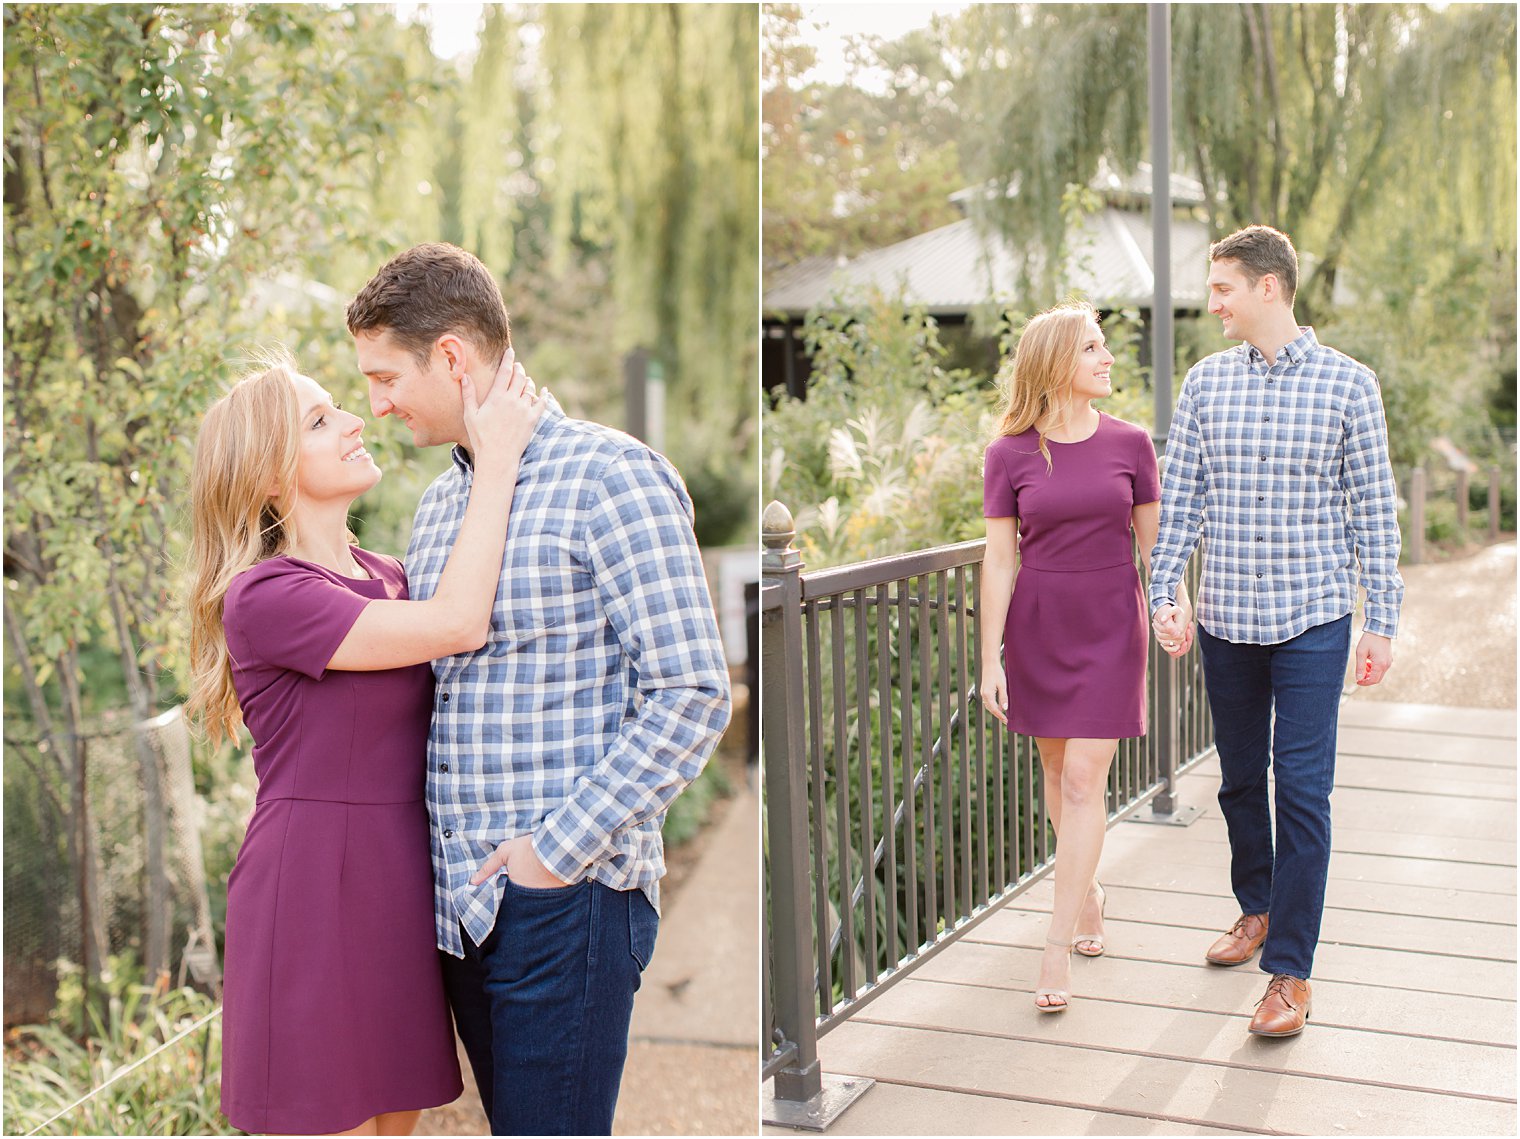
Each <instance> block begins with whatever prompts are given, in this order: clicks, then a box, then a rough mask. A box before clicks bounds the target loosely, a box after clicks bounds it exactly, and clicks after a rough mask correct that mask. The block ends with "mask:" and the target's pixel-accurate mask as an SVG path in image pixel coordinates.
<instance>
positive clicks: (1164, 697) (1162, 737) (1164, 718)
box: [1132, 630, 1203, 827]
mask: <svg viewBox="0 0 1520 1139" xmlns="http://www.w3.org/2000/svg"><path fill="white" fill-rule="evenodd" d="M1147 631H1148V630H1147ZM1177 668H1178V665H1177V661H1176V659H1175V658H1173V657H1171V656H1169V655H1168V654H1166V653H1164V652H1163V653H1160V654H1159V663H1158V666H1157V668H1156V675H1155V684H1156V722H1155V723H1154V724H1152V725H1151V726H1150V728H1151V738H1152V739H1153V740H1154V741H1155V743H1156V760H1157V763H1158V764H1159V768H1160V770H1159V772H1158V774H1159V775H1160V776H1161V790H1160V791H1158V792H1156V796H1155V798H1153V799H1152V800H1151V810H1150V814H1148V815H1146V814H1137V815H1135V816H1134V818H1133V820H1132V821H1134V822H1137V823H1161V824H1164V825H1166V826H1173V827H1185V826H1187V825H1188V824H1189V823H1191V822H1192V821H1193V820H1194V819H1196V818H1198V816H1199V815H1201V814H1203V811H1202V809H1201V808H1199V807H1184V806H1181V805H1180V804H1179V803H1178V802H1177V752H1178V750H1179V748H1180V747H1181V738H1180V737H1181V732H1180V731H1179V727H1180V724H1179V721H1180V719H1181V715H1182V709H1181V706H1180V705H1179V703H1178V700H1179V696H1178V691H1177V690H1178V684H1177Z"/></svg>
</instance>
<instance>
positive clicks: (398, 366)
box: [348, 243, 730, 1135]
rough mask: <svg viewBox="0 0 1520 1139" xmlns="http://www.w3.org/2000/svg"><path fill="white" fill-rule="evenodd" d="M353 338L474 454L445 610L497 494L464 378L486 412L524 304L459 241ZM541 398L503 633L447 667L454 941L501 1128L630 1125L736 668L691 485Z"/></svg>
mask: <svg viewBox="0 0 1520 1139" xmlns="http://www.w3.org/2000/svg"><path fill="white" fill-rule="evenodd" d="M348 327H349V330H350V331H351V332H352V333H353V335H354V344H355V348H356V350H357V353H358V357H359V368H360V370H361V371H362V372H363V373H364V374H365V376H367V377H368V379H369V392H370V408H371V410H372V411H373V412H374V414H375V415H376V417H377V418H378V417H384V416H387V415H395V416H399V417H400V418H401V419H403V420H404V421H405V422H406V425H407V426H408V427H409V428H410V429H411V432H412V437H413V439H414V440H415V441H416V443H417V445H418V446H420V447H429V446H437V445H440V444H445V443H451V444H453V449H452V455H451V458H452V462H451V463H450V464H449V468H448V470H446V471H445V472H444V473H443V474H441V475H439V476H438V478H437V479H435V480H434V482H433V484H432V485H431V486H430V487H428V489H427V492H426V493H425V494H424V495H423V498H422V502H421V504H420V505H419V506H418V508H417V517H416V520H415V522H414V524H413V527H412V536H411V542H410V544H409V545H408V548H407V555H406V572H407V578H408V582H409V587H410V590H411V596H412V597H414V598H427V597H430V596H432V595H433V592H434V591H435V590H436V588H437V585H438V579H439V577H440V576H441V574H442V572H443V568H444V565H445V563H446V561H447V559H448V555H449V551H450V549H452V547H453V545H454V540H455V537H456V536H457V534H458V532H459V527H460V523H461V522H462V521H463V518H464V510H465V505H466V503H467V502H468V501H469V497H470V486H471V482H472V480H473V471H474V468H473V464H472V460H471V456H470V453H469V450H468V449H467V442H468V437H467V436H466V434H465V431H464V419H463V405H462V403H461V400H460V394H459V384H460V380H461V377H463V376H464V375H465V374H466V373H468V374H469V375H470V376H471V377H472V379H473V380H474V384H475V389H476V392H477V393H478V395H479V398H481V399H484V398H485V397H486V395H487V391H488V388H489V384H490V377H492V376H493V375H494V374H495V371H496V364H497V362H498V361H499V360H500V359H501V358H502V356H503V354H504V353H505V352H506V351H507V350H508V347H509V345H510V335H511V334H510V325H509V323H508V320H507V311H506V306H505V305H504V304H503V303H502V299H501V292H500V290H499V289H498V288H497V285H496V281H495V278H493V277H492V276H491V273H490V272H489V270H487V269H486V267H485V266H484V265H482V264H481V263H480V261H479V260H478V259H477V258H475V257H474V256H473V255H471V254H469V253H467V252H466V251H464V250H463V249H459V248H457V247H456V246H452V245H443V244H436V243H435V244H429V245H420V246H417V247H415V248H413V249H409V250H407V251H406V252H404V253H402V254H400V255H398V256H397V257H395V258H393V259H392V260H391V261H390V262H389V263H388V264H387V265H386V266H385V267H384V268H382V269H381V270H380V272H379V273H377V274H376V275H375V278H374V279H373V280H372V281H371V282H370V283H369V284H368V285H366V286H365V287H364V289H363V290H362V291H361V292H360V293H359V295H358V296H357V297H356V298H355V299H354V302H353V304H351V305H350V306H349V310H348ZM543 399H544V402H545V404H546V406H545V410H544V412H543V415H542V417H541V418H540V419H539V421H538V423H537V425H536V427H535V429H534V433H533V438H532V439H531V441H530V442H529V444H528V447H527V450H526V451H525V452H524V454H523V457H522V460H521V463H520V464H519V468H518V480H517V487H516V491H515V494H514V497H513V499H512V512H511V521H510V525H509V527H508V530H507V545H506V553H505V556H504V559H503V564H502V573H501V582H500V585H499V587H498V591H497V599H496V604H495V608H494V611H493V613H492V617H491V630H490V636H489V640H488V641H487V642H486V644H485V646H484V647H483V648H481V649H480V650H479V651H477V652H473V653H460V654H457V655H455V656H452V657H448V658H446V659H444V660H440V661H435V662H434V663H433V673H434V676H435V679H436V682H437V683H436V692H435V695H434V703H433V722H432V730H431V731H430V733H429V735H428V754H427V805H428V814H429V817H430V819H431V822H432V854H433V878H434V910H435V915H436V918H437V926H436V934H437V941H438V948H439V949H440V950H441V951H442V957H441V960H442V963H443V972H444V984H445V987H446V989H447V991H448V995H449V1003H450V1005H451V1006H452V1008H453V1010H454V1019H455V1023H456V1024H457V1025H458V1028H459V1035H460V1037H461V1039H462V1040H463V1041H464V1045H465V1050H466V1051H467V1052H468V1053H469V1057H470V1066H471V1068H472V1069H473V1071H474V1074H475V1082H476V1084H477V1086H478V1087H479V1088H480V1097H481V1101H482V1103H483V1105H484V1107H485V1109H486V1114H487V1115H488V1116H489V1117H490V1120H491V1128H492V1132H493V1133H494V1134H498V1135H557V1134H569V1135H608V1134H611V1128H612V1118H613V1112H614V1109H615V1107H616V1104H617V1096H618V1088H619V1083H620V1080H621V1078H622V1070H623V1063H624V1060H625V1058H626V1056H627V1049H628V1025H629V1018H630V1016H631V1014H632V1011H633V994H634V991H635V990H636V989H637V988H638V987H639V975H640V973H641V972H642V971H643V969H644V967H645V966H646V965H647V964H648V963H649V958H650V954H651V953H652V952H653V950H654V941H655V933H656V931H657V928H658V924H659V918H658V916H657V907H658V903H659V882H660V878H661V876H662V875H663V874H664V872H665V863H664V855H663V847H662V844H661V838H660V827H661V824H662V823H663V821H664V818H665V811H666V809H667V808H668V807H669V806H670V804H671V802H672V801H673V800H674V799H675V797H676V796H677V795H679V794H680V793H681V791H682V790H684V789H685V787H686V786H687V785H688V784H689V783H691V781H692V780H693V779H695V778H696V777H697V775H698V774H699V773H700V772H701V770H702V767H703V765H704V764H705V763H706V761H707V758H708V756H709V755H710V754H711V753H712V750H713V748H714V747H715V746H716V745H717V741H718V737H719V735H720V734H721V733H722V731H723V729H724V727H725V726H726V725H727V723H728V718H729V714H730V701H729V683H728V667H727V664H726V662H725V660H724V656H723V648H722V645H721V643H720V642H719V639H718V629H717V620H716V617H715V614H714V612H713V607H712V601H711V599H710V598H709V596H708V593H707V581H706V577H705V575H704V573H703V570H702V560H701V554H700V551H699V550H698V549H697V541H696V537H695V535H694V534H693V533H692V505H691V498H690V496H689V495H688V494H687V492H686V487H685V485H684V484H683V483H682V481H681V477H680V475H679V474H677V472H676V470H675V468H674V467H673V466H671V464H670V463H669V462H668V461H667V460H666V459H665V458H664V457H663V456H661V455H658V454H656V453H655V452H654V451H652V450H650V449H649V448H648V447H646V446H645V445H644V444H643V443H641V442H639V441H638V440H637V439H634V438H632V437H631V436H628V435H625V434H623V433H622V432H621V431H614V430H612V429H611V428H609V427H604V426H602V425H600V424H596V423H587V422H585V421H583V420H578V419H572V418H570V417H569V416H567V415H566V414H565V413H564V411H563V410H562V409H561V408H560V406H559V404H558V403H557V402H555V400H554V398H553V397H552V396H550V395H549V394H548V393H547V392H545V393H544V396H543ZM419 758H420V757H419Z"/></svg>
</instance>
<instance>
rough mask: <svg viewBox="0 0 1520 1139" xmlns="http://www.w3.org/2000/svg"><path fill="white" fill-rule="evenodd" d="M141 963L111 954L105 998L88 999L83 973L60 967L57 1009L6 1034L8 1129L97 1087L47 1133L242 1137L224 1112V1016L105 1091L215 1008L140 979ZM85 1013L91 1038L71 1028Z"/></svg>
mask: <svg viewBox="0 0 1520 1139" xmlns="http://www.w3.org/2000/svg"><path fill="white" fill-rule="evenodd" d="M135 976H136V968H135V965H134V964H133V963H132V962H131V961H129V960H126V959H122V958H112V960H111V963H110V965H109V967H108V968H107V969H106V970H105V972H104V973H103V975H102V980H103V981H104V983H105V985H106V999H105V1000H104V1002H101V1003H98V1004H97V1003H93V1002H92V1003H90V1004H89V1005H85V1003H84V1002H83V992H82V986H81V983H80V974H79V971H78V970H77V969H69V970H67V971H65V972H64V974H63V980H62V981H61V982H60V984H59V994H58V996H59V1000H58V1008H57V1011H56V1012H55V1013H54V1015H53V1017H52V1019H51V1020H50V1021H49V1022H48V1023H47V1024H42V1025H34V1026H29V1027H24V1028H18V1029H15V1030H13V1031H12V1032H11V1033H9V1034H8V1037H7V1041H6V1058H5V1119H6V1130H7V1131H8V1132H10V1133H11V1134H24V1133H27V1132H29V1131H31V1130H32V1129H33V1128H35V1127H38V1126H40V1125H41V1124H42V1123H43V1122H44V1121H45V1120H47V1119H48V1118H49V1117H51V1116H52V1115H54V1114H56V1113H57V1112H59V1111H61V1110H63V1109H64V1108H65V1107H67V1106H68V1105H69V1104H71V1103H73V1102H74V1101H75V1100H76V1099H78V1098H79V1097H80V1096H83V1095H84V1094H85V1093H86V1092H89V1091H91V1090H92V1089H97V1088H101V1089H102V1090H101V1091H99V1092H98V1093H97V1094H95V1095H94V1096H92V1097H91V1098H89V1099H88V1100H86V1102H85V1103H84V1104H82V1105H80V1106H79V1107H77V1108H75V1109H74V1110H73V1111H70V1112H68V1113H67V1114H66V1115H64V1116H63V1117H62V1118H61V1119H59V1120H58V1121H57V1122H56V1123H54V1124H52V1125H51V1126H50V1127H48V1128H47V1129H46V1130H44V1131H42V1132H41V1134H44V1135H238V1134H241V1132H239V1131H238V1130H237V1129H236V1128H234V1127H232V1126H231V1125H230V1124H229V1123H228V1122H227V1120H226V1119H225V1118H223V1116H222V1114H221V1112H220V1110H219V1107H218V1103H219V1096H220V1090H221V1081H220V1075H221V1066H222V1059H221V1057H222V1049H221V1019H220V1017H216V1018H213V1019H212V1020H211V1021H210V1022H209V1023H207V1024H205V1025H203V1026H201V1027H200V1028H198V1029H196V1030H195V1031H193V1032H191V1033H190V1034H189V1035H188V1036H186V1037H185V1038H184V1039H183V1040H180V1041H179V1042H177V1043H176V1044H174V1045H172V1046H171V1047H169V1048H167V1049H165V1050H164V1051H163V1052H162V1053H161V1054H159V1055H158V1056H156V1057H154V1058H153V1059H152V1060H149V1061H148V1062H147V1063H145V1064H143V1065H142V1067H140V1068H137V1069H136V1070H134V1071H132V1072H131V1073H129V1074H127V1075H125V1076H122V1077H121V1078H120V1079H118V1080H117V1081H116V1082H115V1083H114V1084H111V1085H110V1086H109V1087H103V1085H104V1084H105V1083H106V1081H107V1080H109V1079H110V1078H111V1077H112V1076H113V1075H115V1074H116V1073H118V1072H121V1071H122V1070H123V1069H125V1068H127V1067H128V1066H129V1065H131V1064H134V1063H136V1062H137V1061H139V1060H141V1059H143V1058H144V1057H146V1056H147V1055H148V1054H149V1053H151V1052H152V1051H153V1050H154V1049H155V1048H157V1047H158V1046H159V1045H161V1044H163V1043H164V1042H166V1041H168V1040H170V1039H172V1038H173V1037H175V1036H176V1035H178V1034H179V1033H180V1032H182V1031H184V1030H185V1029H188V1028H191V1026H193V1025H195V1024H196V1023H197V1022H198V1021H200V1020H201V1019H202V1018H203V1017H205V1016H207V1015H208V1014H209V1013H211V1012H212V1010H213V1009H214V1008H215V1005H214V1003H213V1001H212V1000H211V998H210V997H208V996H206V995H205V994H204V993H200V992H197V991H195V990H194V989H170V990H156V989H153V988H151V987H149V986H147V985H142V984H139V983H137V982H136V980H135V979H134V978H135ZM81 1018H84V1019H85V1020H86V1021H87V1023H88V1025H89V1031H88V1036H87V1037H86V1038H85V1039H84V1041H83V1043H81V1041H80V1039H79V1038H78V1037H77V1036H76V1035H75V1029H76V1027H77V1025H78V1024H79V1023H80V1022H81Z"/></svg>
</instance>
